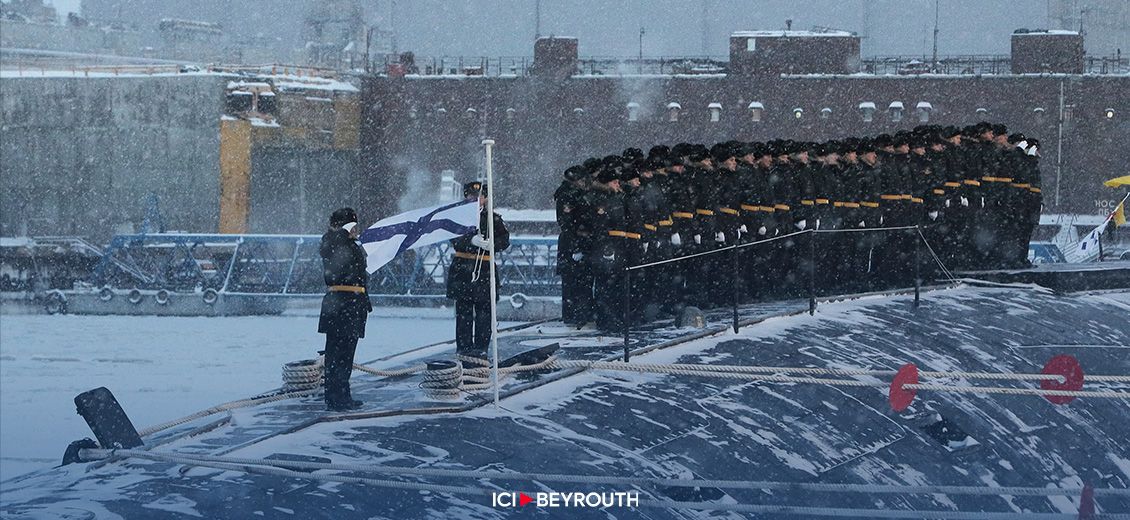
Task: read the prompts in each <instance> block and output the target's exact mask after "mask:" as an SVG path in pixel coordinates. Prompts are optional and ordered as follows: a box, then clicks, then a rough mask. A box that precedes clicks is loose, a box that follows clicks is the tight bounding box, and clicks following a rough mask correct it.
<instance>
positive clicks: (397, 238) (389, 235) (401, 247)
mask: <svg viewBox="0 0 1130 520" xmlns="http://www.w3.org/2000/svg"><path fill="white" fill-rule="evenodd" d="M478 227H479V201H478V199H470V200H461V201H459V202H453V203H450V204H445V205H443V206H437V207H431V208H420V209H414V210H412V211H408V212H406V213H401V214H399V215H396V216H392V217H388V218H386V219H383V220H381V221H380V222H377V223H376V224H373V225H372V226H369V229H366V230H365V231H362V232H361V237H360V241H361V247H364V248H365V252H366V253H368V255H369V258H368V266H367V269H368V271H369V272H370V273H372V272H375V271H376V270H377V269H380V268H381V267H383V266H384V265H385V264H387V263H389V262H391V261H392V259H393V258H395V257H396V255H399V254H400V253H402V252H404V251H407V250H409V249H416V248H419V247H424V246H427V245H431V244H435V243H437V242H443V241H445V240H451V239H452V238H455V237H460V236H463V235H466V234H469V233H474V232H475V230H477V229H478Z"/></svg>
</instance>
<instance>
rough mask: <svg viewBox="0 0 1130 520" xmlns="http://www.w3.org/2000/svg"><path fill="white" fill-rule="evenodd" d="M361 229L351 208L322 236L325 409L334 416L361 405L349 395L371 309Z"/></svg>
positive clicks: (339, 214) (321, 328) (334, 218)
mask: <svg viewBox="0 0 1130 520" xmlns="http://www.w3.org/2000/svg"><path fill="white" fill-rule="evenodd" d="M360 233H361V227H360V226H359V225H358V224H357V213H356V212H355V211H353V209H352V208H341V209H339V210H337V211H334V212H333V214H332V215H331V216H330V229H329V231H326V234H324V235H322V244H321V247H320V248H319V252H320V253H321V256H322V268H323V270H324V275H325V281H326V285H327V286H328V291H327V292H326V295H325V296H324V297H322V311H321V316H320V317H319V318H318V332H320V333H322V334H325V335H326V354H325V356H326V361H325V364H326V382H325V386H326V407H327V408H329V409H330V410H333V411H345V410H355V409H357V408H360V407H361V404H362V403H361V401H356V400H354V399H353V396H352V394H350V391H349V375H350V374H352V373H353V355H354V353H356V351H357V340H358V339H359V338H363V337H365V320H366V319H367V318H368V314H369V312H371V311H372V310H373V304H372V303H370V301H369V295H368V294H366V293H365V286H366V284H368V282H369V273H368V272H367V271H366V270H365V264H366V255H365V250H364V249H363V248H362V247H361V245H360V244H359V243H357V237H358V235H360Z"/></svg>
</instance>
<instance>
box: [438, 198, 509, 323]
mask: <svg viewBox="0 0 1130 520" xmlns="http://www.w3.org/2000/svg"><path fill="white" fill-rule="evenodd" d="M486 215H487V214H486V211H480V212H479V234H481V235H483V234H486V232H487V229H488V228H487V216H486ZM472 236H474V235H466V236H461V237H459V238H454V239H452V240H451V249H453V250H454V251H455V252H456V253H462V254H461V255H460V256H452V258H451V266H450V267H448V268H447V297H448V298H451V299H452V300H467V301H473V302H480V303H481V302H489V301H490V262H487V261H486V260H483V261H478V260H477V259H476V258H478V257H481V256H486V255H488V254H489V253H488V252H487V250H486V249H479V248H478V247H477V246H475V245H474V244H472V243H471V237H472ZM508 247H510V231H508V230H507V229H506V223H505V222H503V221H502V217H500V216H498V213H495V214H494V252H495V253H496V254H497V253H500V252H502V251H505V250H506V248H508ZM465 255H471V256H473V257H475V258H461V256H465ZM495 261H497V259H495ZM497 274H498V272H497V271H496V272H495V275H496V276H497ZM495 284H496V287H498V286H500V285H501V283H500V282H499V280H498V278H497V277H496V278H495ZM496 294H497V293H496Z"/></svg>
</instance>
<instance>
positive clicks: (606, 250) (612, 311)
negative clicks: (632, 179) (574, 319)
mask: <svg viewBox="0 0 1130 520" xmlns="http://www.w3.org/2000/svg"><path fill="white" fill-rule="evenodd" d="M621 168H622V164H621V160H620V156H617V155H612V156H607V157H605V158H604V160H603V161H602V162H601V166H600V169H599V170H598V172H597V175H596V178H595V182H593V185H592V189H591V190H590V191H589V194H588V195H589V197H588V202H587V203H586V207H587V210H588V215H587V218H589V219H591V221H592V223H593V227H592V229H593V231H592V236H593V248H592V251H591V253H588V254H586V255H585V257H586V259H587V260H588V262H589V265H590V268H591V269H592V273H593V277H594V283H593V304H594V308H595V311H596V312H595V314H596V326H597V328H598V329H600V330H603V331H609V332H619V331H621V330H623V327H624V316H625V314H626V312H627V310H626V309H625V308H624V289H625V288H624V286H623V282H624V268H625V267H627V262H626V259H625V258H624V257H625V254H624V251H623V246H624V245H625V244H624V242H625V240H627V231H626V230H625V229H624V228H625V224H626V222H625V218H624V190H623V189H622V188H621V187H620V170H621Z"/></svg>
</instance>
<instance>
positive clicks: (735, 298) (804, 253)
mask: <svg viewBox="0 0 1130 520" xmlns="http://www.w3.org/2000/svg"><path fill="white" fill-rule="evenodd" d="M845 233H850V234H857V233H866V234H868V235H872V236H874V235H876V234H877V235H879V236H880V237H881V238H880V241H882V240H889V239H890V237H891V236H900V235H901V236H904V237H906V241H905V242H902V243H900V244H899V245H900V246H903V247H906V246H909V247H910V248H911V251H910V253H909V254H908V255H913V256H910V257H909V258H910V260H909V265H899V264H895V263H887V264H885V265H882V266H880V267H878V268H873V267H872V266H871V265H870V264H871V253H870V252H868V254H867V255H866V256H867V258H868V260H867V262H866V263H860V264H859V265H854V266H853V267H860V266H863V265H866V266H867V271H868V277H869V278H870V280H868V282H869V284H870V285H871V286H870V287H868V290H876V289H878V290H883V289H889V288H892V287H895V286H897V285H899V284H900V283H901V282H904V281H909V282H912V283H913V287H914V307H915V308H918V306H919V303H920V301H921V293H920V291H921V286H922V280H923V270H924V266H923V263H924V262H923V260H924V258H925V255H924V254H923V253H922V247H921V246H926V248H927V249H928V250H929V252H930V255H931V256H934V252H933V249H932V248H931V246H930V245H929V244H927V243H926V238H925V235H923V234H922V231H921V228H920V227H919V226H917V225H915V226H898V227H882V228H848V229H838V230H817V229H811V228H810V229H805V230H803V231H797V232H794V233H789V234H784V235H778V236H775V237H772V238H767V239H762V240H757V241H753V242H741V243H736V244H731V245H728V246H723V247H718V248H715V249H707V250H704V251H700V252H695V253H690V254H685V255H681V256H676V257H673V258H669V259H665V260H660V261H656V262H650V263H645V264H637V265H633V266H627V267H625V268H623V275H624V279H623V280H622V281H620V284H621V285H620V289H621V295H622V300H621V302H620V304H621V306H622V308H623V309H624V312H623V317H622V318H621V319H622V322H621V323H619V327H620V328H621V331H622V332H623V335H624V362H625V363H626V362H628V361H629V360H630V356H631V350H630V348H629V346H630V344H631V334H632V325H633V321H634V320H635V317H636V315H637V314H638V313H636V312H634V309H638V308H640V302H637V301H635V300H633V298H635V296H633V294H632V278H633V276H645V277H646V276H647V275H646V274H645V273H646V271H648V270H654V269H655V268H657V267H662V266H666V265H679V266H680V267H679V269H681V270H682V271H683V276H688V277H691V278H692V280H693V277H694V275H693V274H690V273H692V272H693V271H695V270H696V269H699V267H696V266H695V265H694V264H695V263H699V262H714V264H713V265H711V266H710V269H709V271H710V277H711V278H716V279H725V281H726V282H727V286H728V288H729V290H730V294H728V295H727V294H720V293H713V294H707V293H708V292H709V290H710V288H707V287H701V286H696V287H692V286H691V285H692V282H688V283H687V287H686V288H685V289H686V290H685V291H683V292H682V293H680V294H669V296H673V297H674V298H675V299H676V300H678V301H682V302H683V303H691V304H698V303H706V302H707V300H714V303H715V304H717V307H718V308H725V307H729V308H730V309H731V311H732V320H733V321H732V327H733V330H734V333H737V332H738V331H739V330H740V327H741V324H740V320H739V312H738V308H739V306H740V305H741V304H742V303H743V301H746V302H748V301H751V296H752V297H753V301H764V300H766V299H775V298H779V297H781V295H780V294H778V295H764V294H756V295H751V294H747V293H746V283H747V282H748V280H746V279H745V278H744V276H745V274H744V273H743V270H742V266H744V265H746V263H747V262H748V260H749V259H748V257H746V255H747V254H749V253H750V252H752V251H759V252H761V253H762V254H766V251H767V248H773V247H777V248H784V247H787V248H789V249H790V250H791V251H792V256H793V260H792V261H790V262H787V263H786V264H784V265H777V266H776V268H777V269H778V271H776V272H775V273H774V274H775V275H781V276H782V278H781V279H776V280H774V284H775V285H779V286H780V287H781V288H783V290H784V293H785V294H788V293H790V292H791V293H792V296H794V297H796V296H802V295H803V296H804V297H807V299H808V313H809V315H812V314H815V313H816V298H817V295H819V294H822V293H823V294H830V293H832V292H835V291H836V290H837V289H840V288H842V287H843V286H844V285H845V282H858V281H859V280H838V279H837V280H822V279H821V274H820V273H819V270H818V269H817V264H818V263H819V262H820V261H819V260H818V257H817V255H816V251H817V242H818V241H822V240H826V239H827V237H829V236H832V235H842V234H845ZM822 243H823V244H824V245H825V246H827V245H828V242H822ZM704 247H706V246H704ZM881 247H883V246H882V245H880V244H879V243H876V244H872V249H874V248H881ZM886 247H888V248H892V247H893V246H892V245H890V244H888V245H887V246H886ZM891 250H893V249H891ZM822 253H823V255H824V256H823V258H824V259H825V261H827V260H829V259H828V255H827V253H828V251H827V250H824V249H822ZM766 259H767V260H766V261H767V262H768V261H771V259H770V258H769V257H766ZM830 260H831V261H833V262H840V261H842V260H843V259H840V258H831V259H830ZM934 262H936V265H937V268H938V269H940V271H939V273H940V274H942V275H944V276H945V277H946V278H949V279H951V280H952V279H953V276H952V274H951V273H950V272H949V271H948V270H947V269H946V267H945V266H944V265H942V263H941V260H940V259H938V258H937V257H936V256H934ZM934 262H931V265H930V266H925V269H926V270H927V272H929V273H931V276H932V275H933V273H934V272H935V269H934V268H933V264H934ZM848 265H850V263H849V264H845V265H843V266H841V267H847V266H848ZM876 273H878V274H880V275H882V276H883V277H887V279H885V280H883V279H880V277H877V276H876ZM668 274H669V273H668ZM853 274H855V275H859V274H860V273H853ZM662 276H663V275H662V274H659V275H656V274H655V273H654V271H653V272H652V274H651V278H652V279H656V278H662ZM792 276H795V277H797V279H795V280H794V281H793V282H786V281H785V280H788V279H789V278H790V277H792ZM702 281H703V280H701V279H699V280H693V282H694V283H701V282H702ZM676 292H678V291H676ZM695 292H697V293H698V294H697V296H696V295H694V294H692V293H695ZM696 297H697V298H699V299H702V300H703V301H701V302H695V301H693V300H694V299H695V298H696ZM722 302H726V303H722ZM652 303H655V302H652ZM610 325H613V326H615V325H616V324H610Z"/></svg>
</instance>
